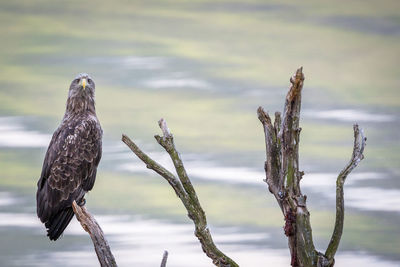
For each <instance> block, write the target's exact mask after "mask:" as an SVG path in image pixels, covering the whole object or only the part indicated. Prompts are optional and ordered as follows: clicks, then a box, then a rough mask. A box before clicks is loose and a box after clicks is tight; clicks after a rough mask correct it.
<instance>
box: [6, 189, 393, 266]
mask: <svg viewBox="0 0 400 267" xmlns="http://www.w3.org/2000/svg"><path fill="white" fill-rule="evenodd" d="M15 200H17V202H19V203H20V204H25V205H26V204H27V203H26V201H27V199H25V198H20V197H18V196H15V195H12V194H9V193H4V192H0V203H9V204H8V205H7V207H5V206H6V205H3V206H2V207H0V233H2V235H3V237H9V236H10V233H13V232H15V233H16V232H18V233H19V234H23V235H25V236H27V239H29V240H30V239H32V238H34V239H35V240H36V242H37V243H36V246H35V248H33V249H31V250H29V251H27V253H24V254H23V255H21V254H19V253H11V254H0V260H1V266H59V265H62V266H98V262H97V258H96V256H95V253H94V252H93V251H92V248H91V245H90V242H84V243H86V244H84V243H82V240H87V241H88V240H89V236H88V235H87V233H86V232H85V231H84V230H83V229H82V227H81V226H80V225H79V223H78V222H77V220H76V219H73V221H72V222H71V224H70V225H69V226H68V228H67V230H66V231H65V233H64V236H63V237H61V239H60V240H59V241H57V246H50V244H52V243H53V242H51V243H50V242H49V241H48V240H47V239H46V237H45V233H44V232H45V230H44V227H43V225H42V224H41V223H40V222H39V220H38V219H37V218H36V216H35V214H33V213H23V212H16V211H18V210H20V209H21V208H20V207H18V205H17V204H16V203H15ZM28 205H29V204H28ZM7 209H11V210H13V212H7V211H4V210H7ZM96 220H97V221H98V222H99V224H100V225H101V227H102V229H103V231H104V233H105V234H106V236H107V239H108V241H109V244H110V246H111V248H112V251H113V254H114V256H115V257H116V259H117V263H118V264H119V266H157V265H158V264H159V263H160V261H161V256H162V252H163V251H164V250H168V252H169V258H168V265H169V266H187V265H188V259H190V261H191V263H190V266H196V267H197V266H198V267H200V266H209V265H210V260H209V259H208V258H207V257H204V255H203V253H202V252H201V248H200V245H199V243H198V241H197V240H196V238H195V237H194V235H193V225H191V224H189V223H188V224H180V223H171V222H168V221H160V220H154V219H148V218H145V217H141V216H130V215H125V216H111V215H97V216H96ZM211 231H212V233H213V239H214V240H215V242H216V243H217V244H218V246H219V247H220V248H221V249H222V250H223V251H225V252H226V253H227V254H229V255H230V256H231V257H233V258H235V260H236V261H237V262H238V263H239V264H240V265H241V266H260V265H263V264H266V263H267V264H269V265H273V266H287V265H288V258H289V255H288V251H286V250H285V249H272V248H271V247H269V246H267V244H269V243H271V241H272V240H271V237H270V236H269V235H268V234H266V233H265V232H259V231H251V229H250V230H249V229H245V228H241V227H225V228H220V227H213V226H211ZM3 244H4V243H3ZM39 244H40V246H39ZM29 245H30V244H29V242H28V244H23V243H21V244H20V247H19V248H18V249H25V248H26V247H29ZM40 247H43V248H45V247H47V249H43V250H40ZM43 259H46V260H45V261H44V260H43ZM336 262H337V264H340V266H354V264H360V265H362V266H367V267H369V266H376V264H379V266H384V267H392V266H397V265H396V263H394V262H390V261H385V260H382V259H379V258H377V257H374V256H370V255H368V254H365V253H359V252H358V253H354V252H346V253H338V256H337V259H336Z"/></svg>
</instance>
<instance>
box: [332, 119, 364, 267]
mask: <svg viewBox="0 0 400 267" xmlns="http://www.w3.org/2000/svg"><path fill="white" fill-rule="evenodd" d="M353 130H354V145H353V154H352V156H351V159H350V161H349V163H348V164H347V165H346V167H345V168H344V169H343V170H342V171H341V172H340V174H339V176H338V178H337V180H336V220H335V228H334V230H333V233H332V237H331V240H330V242H329V245H328V248H327V249H326V252H325V255H326V257H327V258H328V260H329V262H330V263H332V265H333V264H334V257H335V254H336V251H337V249H338V247H339V243H340V239H341V237H342V233H343V223H344V193H343V186H344V182H345V181H346V177H347V175H349V173H350V172H351V171H352V170H353V169H354V168H355V167H356V166H357V165H358V163H359V162H360V161H361V160H362V159H363V158H364V154H363V153H364V148H365V145H366V141H367V138H366V137H364V133H363V130H362V129H359V127H358V125H357V124H355V125H354V127H353Z"/></svg>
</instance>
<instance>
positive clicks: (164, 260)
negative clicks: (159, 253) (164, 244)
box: [160, 251, 168, 267]
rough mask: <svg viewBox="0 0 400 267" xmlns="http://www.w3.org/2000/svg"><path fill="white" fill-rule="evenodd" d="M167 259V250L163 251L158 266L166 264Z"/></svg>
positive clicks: (162, 266) (161, 266) (163, 266)
mask: <svg viewBox="0 0 400 267" xmlns="http://www.w3.org/2000/svg"><path fill="white" fill-rule="evenodd" d="M167 259H168V251H164V254H163V257H162V260H161V265H160V267H165V266H167Z"/></svg>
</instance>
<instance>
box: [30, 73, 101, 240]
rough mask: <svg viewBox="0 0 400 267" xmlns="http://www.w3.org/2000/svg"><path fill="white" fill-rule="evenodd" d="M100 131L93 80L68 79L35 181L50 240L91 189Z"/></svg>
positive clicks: (81, 76)
mask: <svg viewBox="0 0 400 267" xmlns="http://www.w3.org/2000/svg"><path fill="white" fill-rule="evenodd" d="M102 136H103V130H102V128H101V125H100V122H99V120H98V118H97V116H96V109H95V83H94V81H93V79H92V78H91V77H90V76H89V75H88V74H86V73H80V74H78V76H77V77H75V79H74V80H73V81H72V82H71V85H70V87H69V92H68V99H67V103H66V110H65V114H64V117H63V119H62V121H61V123H60V125H59V126H58V128H57V129H56V130H55V132H54V134H53V136H52V139H51V141H50V144H49V146H48V149H47V152H46V154H45V157H44V161H43V167H42V171H41V175H40V178H39V180H38V183H37V193H36V211H37V216H38V217H39V219H40V221H41V222H42V223H44V225H45V227H46V229H47V236H48V237H49V239H50V240H54V241H55V240H57V239H58V238H59V237H60V236H61V234H62V233H63V232H64V230H65V228H66V227H67V226H68V224H69V223H70V221H71V220H72V218H73V217H74V212H73V209H72V203H73V202H74V201H76V203H78V205H81V206H82V205H84V204H85V203H86V200H85V198H84V196H85V194H86V193H87V192H88V191H90V190H91V189H92V188H93V185H94V182H95V179H96V173H97V167H98V165H99V162H100V159H101V156H102Z"/></svg>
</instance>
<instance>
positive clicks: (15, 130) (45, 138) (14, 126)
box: [0, 117, 51, 147]
mask: <svg viewBox="0 0 400 267" xmlns="http://www.w3.org/2000/svg"><path fill="white" fill-rule="evenodd" d="M50 139H51V135H49V134H43V133H40V132H38V131H31V130H27V129H26V128H25V126H24V124H23V119H22V118H21V117H0V147H46V146H48V144H49V142H50Z"/></svg>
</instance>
